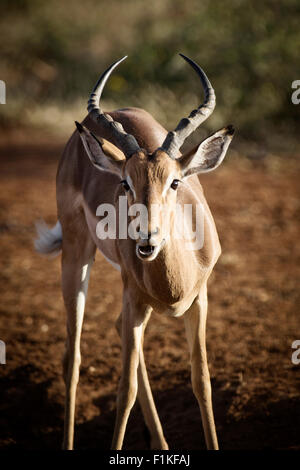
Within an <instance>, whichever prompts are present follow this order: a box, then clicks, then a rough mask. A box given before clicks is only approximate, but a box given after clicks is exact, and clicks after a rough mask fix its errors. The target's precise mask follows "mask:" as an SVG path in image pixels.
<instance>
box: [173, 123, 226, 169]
mask: <svg viewBox="0 0 300 470" xmlns="http://www.w3.org/2000/svg"><path fill="white" fill-rule="evenodd" d="M233 134H234V128H233V126H228V127H225V128H224V129H221V130H220V131H218V132H216V133H215V134H213V135H211V136H210V137H208V138H207V139H205V140H204V141H203V142H201V144H200V145H199V146H198V147H196V148H195V149H193V150H192V151H190V152H188V153H186V154H185V155H183V156H182V157H180V158H179V159H178V162H179V164H180V167H181V171H182V174H183V177H187V176H190V175H192V174H193V173H207V172H208V171H212V170H214V169H215V168H217V167H218V166H219V165H220V164H221V163H222V161H223V159H224V157H225V155H226V151H227V149H228V147H229V144H230V142H231V140H232V137H233Z"/></svg>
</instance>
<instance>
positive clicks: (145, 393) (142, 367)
mask: <svg viewBox="0 0 300 470" xmlns="http://www.w3.org/2000/svg"><path fill="white" fill-rule="evenodd" d="M150 316H151V312H149V314H148V317H147V318H146V319H145V321H144V324H143V331H142V338H141V346H140V354H139V366H138V392H137V393H138V400H139V403H140V406H141V409H142V412H143V416H144V419H145V422H146V425H147V427H148V429H149V431H150V435H151V449H163V450H168V448H169V447H168V444H167V442H166V440H165V437H164V434H163V430H162V426H161V423H160V419H159V416H158V413H157V410H156V407H155V403H154V399H153V395H152V392H151V387H150V383H149V379H148V374H147V369H146V364H145V358H144V352H143V344H144V333H145V329H146V326H147V323H148V321H149V319H150ZM116 328H117V331H118V333H119V335H120V337H121V331H122V312H121V314H120V316H119V318H118V320H117V322H116Z"/></svg>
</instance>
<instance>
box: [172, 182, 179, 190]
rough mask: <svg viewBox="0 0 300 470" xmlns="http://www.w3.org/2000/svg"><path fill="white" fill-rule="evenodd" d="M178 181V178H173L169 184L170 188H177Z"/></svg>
mask: <svg viewBox="0 0 300 470" xmlns="http://www.w3.org/2000/svg"><path fill="white" fill-rule="evenodd" d="M179 183H180V181H179V180H173V181H172V184H171V188H172V189H174V191H175V190H176V189H177V188H178V185H179Z"/></svg>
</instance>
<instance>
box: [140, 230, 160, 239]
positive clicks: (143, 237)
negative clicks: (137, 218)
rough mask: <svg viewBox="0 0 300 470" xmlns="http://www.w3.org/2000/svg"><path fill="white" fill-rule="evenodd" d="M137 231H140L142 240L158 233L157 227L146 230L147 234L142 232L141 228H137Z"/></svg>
mask: <svg viewBox="0 0 300 470" xmlns="http://www.w3.org/2000/svg"><path fill="white" fill-rule="evenodd" d="M139 233H140V237H141V238H142V239H143V240H149V239H150V238H151V237H152V236H153V235H158V234H159V228H158V227H156V229H155V230H154V231H153V232H148V234H147V233H143V232H142V231H141V230H139Z"/></svg>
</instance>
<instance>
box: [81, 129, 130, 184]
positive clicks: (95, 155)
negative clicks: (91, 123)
mask: <svg viewBox="0 0 300 470" xmlns="http://www.w3.org/2000/svg"><path fill="white" fill-rule="evenodd" d="M75 124H76V127H77V130H78V132H79V135H80V137H81V140H82V143H83V146H84V148H85V150H86V153H87V154H88V157H89V159H90V160H91V162H92V164H93V165H94V166H95V167H96V168H98V169H100V170H104V171H110V172H112V173H116V174H117V175H120V174H121V170H122V166H123V164H124V161H125V155H124V154H123V152H121V150H119V149H118V148H117V147H115V146H114V145H113V144H111V143H110V142H108V141H107V140H105V139H102V138H97V137H96V136H95V135H94V134H93V133H92V132H91V131H89V130H88V129H87V128H86V127H84V126H82V125H81V124H79V122H77V121H75Z"/></svg>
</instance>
